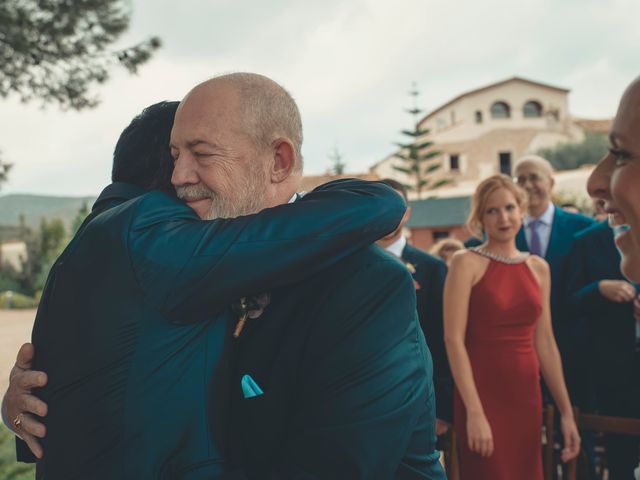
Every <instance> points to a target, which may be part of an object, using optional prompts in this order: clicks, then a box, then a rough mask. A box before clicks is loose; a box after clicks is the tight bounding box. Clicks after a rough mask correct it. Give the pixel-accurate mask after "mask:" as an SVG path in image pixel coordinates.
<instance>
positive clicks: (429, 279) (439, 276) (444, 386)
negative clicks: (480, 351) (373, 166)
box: [376, 178, 453, 435]
mask: <svg viewBox="0 0 640 480" xmlns="http://www.w3.org/2000/svg"><path fill="white" fill-rule="evenodd" d="M381 182H382V183H384V184H386V185H388V186H390V187H391V188H393V189H394V190H395V191H396V192H398V193H399V194H400V195H402V197H403V198H404V199H405V201H407V202H408V198H407V190H406V188H405V187H404V185H402V184H401V183H400V182H398V181H396V180H393V179H390V178H388V179H384V180H381ZM410 215H411V208H410V207H409V208H407V211H406V212H405V214H404V217H403V218H402V221H401V222H400V225H398V228H397V229H396V230H395V231H393V232H391V233H390V234H389V235H387V236H386V237H384V238H381V239H380V240H378V241H377V242H376V243H377V244H378V245H380V246H381V247H382V248H384V249H385V250H387V252H389V253H391V254H392V255H394V256H395V257H397V258H399V259H401V260H402V262H403V263H404V264H405V265H406V267H407V269H408V270H409V272H410V273H411V276H412V277H413V281H414V286H415V289H416V299H417V310H418V318H419V319H420V326H421V327H422V331H423V332H424V336H425V339H426V340H427V345H428V346H429V350H430V351H431V356H432V358H433V386H434V388H435V392H436V418H437V420H436V433H437V434H438V435H442V434H444V433H446V431H447V430H448V428H449V426H450V425H451V423H452V421H453V377H452V376H451V369H450V368H449V360H448V358H447V352H446V350H445V346H444V326H443V320H442V302H443V292H444V281H445V279H446V276H447V265H446V264H445V263H444V261H442V260H441V259H439V258H437V257H434V256H433V255H430V254H429V253H427V252H425V251H423V250H420V249H419V248H416V247H414V246H413V245H410V244H409V243H408V242H407V239H406V238H405V236H404V234H403V228H404V225H405V224H406V223H407V221H408V220H409V217H410Z"/></svg>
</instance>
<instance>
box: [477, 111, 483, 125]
mask: <svg viewBox="0 0 640 480" xmlns="http://www.w3.org/2000/svg"><path fill="white" fill-rule="evenodd" d="M476 123H482V111H480V110H476Z"/></svg>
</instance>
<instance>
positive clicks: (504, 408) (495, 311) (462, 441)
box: [444, 175, 580, 480]
mask: <svg viewBox="0 0 640 480" xmlns="http://www.w3.org/2000/svg"><path fill="white" fill-rule="evenodd" d="M525 195H526V194H525V193H524V192H523V191H522V190H521V189H520V188H519V187H518V186H517V185H515V184H514V183H513V181H512V180H511V179H510V178H509V177H507V176H506V175H495V176H492V177H489V178H487V179H486V180H484V181H483V182H482V183H480V185H479V186H478V188H477V189H476V192H475V194H474V196H473V200H472V211H471V215H470V217H469V221H468V226H469V228H470V229H471V230H472V231H473V232H474V233H475V234H476V235H477V236H479V237H482V236H483V234H484V237H485V238H486V239H487V240H486V242H485V243H483V244H482V245H480V246H479V247H475V248H472V249H469V250H462V251H460V252H456V254H455V255H454V257H453V260H452V263H451V267H450V269H449V274H448V276H447V281H446V284H445V292H444V332H445V343H446V347H447V355H448V357H449V362H450V364H451V371H452V373H453V377H454V380H455V383H456V393H455V402H454V428H455V431H456V434H457V436H458V439H459V441H458V444H459V448H460V452H459V453H460V470H461V478H462V479H463V480H464V479H474V480H485V479H486V480H514V479H521V480H534V479H535V480H542V478H543V474H542V452H541V438H542V435H541V425H542V398H541V392H540V372H542V375H543V377H544V380H545V382H546V384H547V385H548V387H549V390H550V391H551V394H552V395H553V398H554V400H555V402H556V404H557V406H558V409H559V410H560V414H561V429H562V434H563V437H564V448H563V450H562V460H563V461H565V462H566V461H568V460H570V459H571V458H573V457H575V456H576V455H577V454H578V452H579V449H580V436H579V435H578V430H577V428H576V424H575V421H574V418H573V412H572V408H571V403H570V401H569V396H568V394H567V389H566V386H565V382H564V377H563V373H562V364H561V360H560V354H559V353H558V348H557V346H556V341H555V338H554V336H553V330H552V328H551V316H550V313H549V310H550V307H549V292H550V274H549V266H548V265H547V263H546V262H545V260H544V259H542V258H540V257H538V256H535V255H529V254H528V253H523V252H520V251H518V250H517V248H516V243H515V237H516V234H517V233H518V230H520V227H521V225H522V217H523V212H524V211H525V207H526V205H525V203H526V196H525Z"/></svg>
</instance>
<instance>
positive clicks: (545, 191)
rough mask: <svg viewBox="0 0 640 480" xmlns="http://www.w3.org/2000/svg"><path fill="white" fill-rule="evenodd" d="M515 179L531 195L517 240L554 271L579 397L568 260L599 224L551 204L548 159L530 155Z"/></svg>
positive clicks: (561, 341)
mask: <svg viewBox="0 0 640 480" xmlns="http://www.w3.org/2000/svg"><path fill="white" fill-rule="evenodd" d="M514 172H515V178H516V181H517V183H518V185H520V186H521V187H522V188H524V190H525V191H526V192H527V200H528V205H527V214H526V215H525V218H524V222H523V224H522V228H521V229H520V231H519V232H518V236H517V237H516V246H517V247H518V249H519V250H522V251H529V252H531V253H533V254H535V255H538V256H540V257H543V258H544V259H545V260H546V261H547V263H549V268H550V270H551V319H552V322H553V331H554V334H555V336H556V341H557V343H558V349H559V350H560V354H561V356H562V362H563V367H564V371H565V376H566V380H567V387H568V388H569V393H570V394H571V395H572V397H575V395H576V381H577V380H576V378H575V377H576V374H575V373H574V372H575V367H576V366H575V354H576V351H575V349H576V346H575V345H574V341H573V338H572V335H571V332H572V322H573V319H572V318H571V315H570V312H569V311H567V308H566V306H567V291H566V274H567V269H568V267H569V265H568V263H567V258H568V256H569V253H570V251H571V244H572V243H573V237H574V235H575V234H576V233H578V232H579V231H581V230H584V229H585V228H587V227H589V226H591V225H593V224H594V223H595V221H594V220H593V219H592V218H589V217H586V216H584V215H581V214H578V213H571V212H566V211H564V210H563V209H561V208H559V207H556V206H555V205H554V204H553V202H552V201H551V194H552V191H553V186H554V184H555V181H554V179H553V167H552V166H551V164H550V163H549V161H548V160H546V159H544V158H542V157H539V156H537V155H527V156H525V157H523V158H521V159H520V160H518V162H517V163H516V165H515V169H514Z"/></svg>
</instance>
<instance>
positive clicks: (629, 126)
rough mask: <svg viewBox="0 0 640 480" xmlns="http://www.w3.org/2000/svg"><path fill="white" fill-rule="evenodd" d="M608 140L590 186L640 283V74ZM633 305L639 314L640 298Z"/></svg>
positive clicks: (629, 271) (627, 268)
mask: <svg viewBox="0 0 640 480" xmlns="http://www.w3.org/2000/svg"><path fill="white" fill-rule="evenodd" d="M609 141H610V148H609V153H608V154H607V155H606V156H605V157H604V158H603V159H602V160H600V163H599V164H598V166H597V167H596V168H595V170H594V171H593V173H591V177H590V178H589V182H588V184H587V189H588V190H589V195H591V196H592V197H593V198H595V199H597V200H599V201H602V202H603V203H604V208H605V211H606V212H607V213H608V214H609V224H610V225H611V226H612V227H614V231H615V236H616V245H617V247H618V250H620V255H621V257H622V259H621V261H620V268H621V269H622V273H624V274H625V275H626V276H627V277H628V278H629V279H630V280H631V281H633V282H636V283H640V77H637V78H636V79H635V80H634V81H633V82H631V85H629V86H628V87H627V89H626V90H625V92H624V94H623V95H622V99H621V100H620V105H619V106H618V113H617V114H616V118H615V120H614V122H613V129H612V130H611V134H610V135H609ZM634 307H635V310H636V312H637V313H639V314H640V302H639V301H638V299H637V298H636V300H635V302H634Z"/></svg>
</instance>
